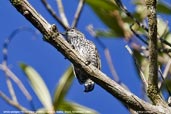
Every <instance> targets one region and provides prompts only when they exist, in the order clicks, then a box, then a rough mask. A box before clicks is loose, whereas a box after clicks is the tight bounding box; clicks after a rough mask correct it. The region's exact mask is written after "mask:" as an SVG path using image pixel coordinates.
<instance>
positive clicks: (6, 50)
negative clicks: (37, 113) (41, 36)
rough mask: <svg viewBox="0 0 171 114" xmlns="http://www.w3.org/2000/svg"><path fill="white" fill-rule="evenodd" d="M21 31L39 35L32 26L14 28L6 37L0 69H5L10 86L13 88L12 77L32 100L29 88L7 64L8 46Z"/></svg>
mask: <svg viewBox="0 0 171 114" xmlns="http://www.w3.org/2000/svg"><path fill="white" fill-rule="evenodd" d="M21 31H28V32H31V33H33V34H34V35H35V36H36V35H37V32H35V30H33V29H32V28H29V27H24V26H23V27H19V28H17V29H16V30H14V31H13V32H12V33H11V34H10V35H9V37H8V38H6V39H5V42H4V46H3V62H2V64H0V69H2V71H4V73H5V74H6V76H7V83H8V84H9V87H10V88H11V86H12V84H11V82H10V79H12V80H13V81H14V82H15V83H16V84H17V86H18V87H19V88H20V90H21V91H22V92H23V94H24V95H25V96H26V98H27V99H28V100H29V101H31V100H32V97H31V95H30V94H29V92H28V91H27V89H26V88H25V86H24V84H23V83H22V82H21V80H20V79H19V78H18V77H17V76H16V75H15V74H14V73H13V72H12V71H11V70H10V69H9V68H8V66H7V64H8V46H9V45H10V42H11V41H12V40H13V38H14V36H15V35H17V34H18V33H19V32H21ZM8 78H10V79H8ZM11 89H12V88H11ZM9 91H11V92H12V90H10V89H9ZM13 91H14V90H13ZM11 94H13V96H14V92H12V93H11Z"/></svg>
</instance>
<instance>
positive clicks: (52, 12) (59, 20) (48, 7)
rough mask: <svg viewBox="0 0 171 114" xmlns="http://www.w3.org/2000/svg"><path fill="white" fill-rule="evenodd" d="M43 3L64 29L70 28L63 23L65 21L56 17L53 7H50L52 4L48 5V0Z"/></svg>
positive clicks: (42, 0)
mask: <svg viewBox="0 0 171 114" xmlns="http://www.w3.org/2000/svg"><path fill="white" fill-rule="evenodd" d="M41 2H42V3H43V5H44V6H45V8H46V9H47V11H48V12H49V13H50V14H51V15H52V17H53V18H54V19H55V20H56V21H57V22H58V23H59V24H60V25H61V26H62V27H63V28H64V29H67V28H68V26H66V25H65V23H63V21H62V20H61V19H60V18H59V17H58V16H57V15H56V13H55V11H54V10H53V9H52V7H51V6H50V4H48V2H47V1H46V0H41Z"/></svg>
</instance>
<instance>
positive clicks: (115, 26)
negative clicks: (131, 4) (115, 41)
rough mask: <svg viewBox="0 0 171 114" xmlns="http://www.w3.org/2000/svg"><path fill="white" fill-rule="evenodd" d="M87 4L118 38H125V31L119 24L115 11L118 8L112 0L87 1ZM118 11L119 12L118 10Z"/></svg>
mask: <svg viewBox="0 0 171 114" xmlns="http://www.w3.org/2000/svg"><path fill="white" fill-rule="evenodd" d="M86 3H87V4H88V5H89V6H90V7H91V8H92V9H93V11H94V12H95V13H96V14H97V16H98V17H99V18H100V19H101V20H102V21H103V23H104V24H106V25H107V26H108V27H109V28H110V29H111V31H113V33H114V35H115V36H116V37H123V36H124V31H123V28H121V26H120V23H119V22H118V16H120V15H117V16H116V14H115V11H116V10H117V9H118V7H117V6H116V5H115V4H114V2H112V1H110V0H86ZM117 11H118V10H117Z"/></svg>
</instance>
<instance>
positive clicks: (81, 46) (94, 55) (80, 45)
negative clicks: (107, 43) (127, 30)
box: [65, 29, 101, 92]
mask: <svg viewBox="0 0 171 114" xmlns="http://www.w3.org/2000/svg"><path fill="white" fill-rule="evenodd" d="M65 36H66V38H67V41H68V42H69V43H70V44H71V45H72V46H73V48H74V49H75V50H76V51H77V52H78V53H79V54H80V55H81V56H82V57H84V58H85V59H86V60H87V61H88V62H90V64H92V65H93V66H95V67H97V68H98V69H100V68H101V62H100V58H99V54H98V52H97V49H96V46H95V45H94V43H93V42H91V41H89V40H87V39H86V38H85V36H84V34H83V33H81V32H80V31H78V30H76V29H69V30H67V32H66V34H65ZM73 68H74V71H75V75H76V77H77V79H78V81H79V83H80V84H84V86H85V90H84V92H90V91H92V90H93V89H94V82H93V81H92V80H91V79H89V78H88V77H87V76H86V75H85V74H84V72H82V71H81V70H80V69H79V68H77V67H76V66H73Z"/></svg>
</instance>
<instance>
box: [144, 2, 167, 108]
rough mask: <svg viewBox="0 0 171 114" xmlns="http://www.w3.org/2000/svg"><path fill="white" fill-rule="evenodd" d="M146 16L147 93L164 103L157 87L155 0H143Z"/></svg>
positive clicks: (159, 103) (153, 99)
mask: <svg viewBox="0 0 171 114" xmlns="http://www.w3.org/2000/svg"><path fill="white" fill-rule="evenodd" d="M145 4H146V7H147V12H148V14H147V16H148V26H149V28H148V37H149V75H148V88H147V94H148V96H149V98H150V99H151V100H152V102H153V103H154V104H157V105H166V103H165V102H164V101H163V99H162V97H161V95H160V91H159V89H158V64H157V57H158V52H157V49H158V47H157V17H156V4H157V1H156V0H145Z"/></svg>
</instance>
